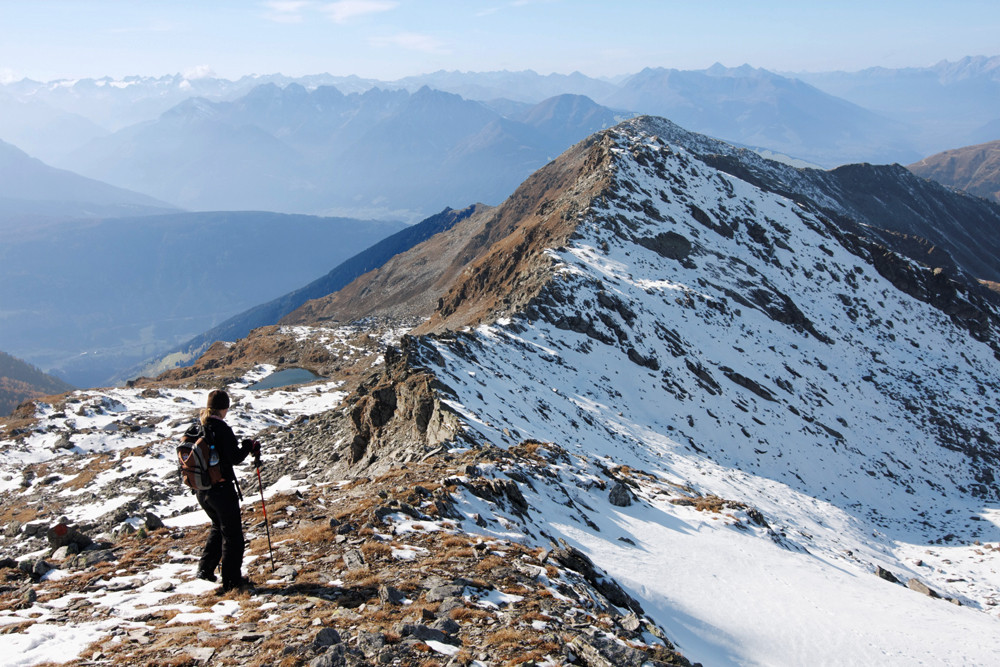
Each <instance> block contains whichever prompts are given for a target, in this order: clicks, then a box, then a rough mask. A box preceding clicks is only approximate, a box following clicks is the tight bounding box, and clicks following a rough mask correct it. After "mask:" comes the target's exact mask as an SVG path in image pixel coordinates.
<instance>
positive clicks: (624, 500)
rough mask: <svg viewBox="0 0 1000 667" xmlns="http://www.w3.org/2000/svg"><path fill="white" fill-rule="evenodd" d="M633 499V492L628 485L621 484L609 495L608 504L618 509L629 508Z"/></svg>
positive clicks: (615, 486) (616, 485)
mask: <svg viewBox="0 0 1000 667" xmlns="http://www.w3.org/2000/svg"><path fill="white" fill-rule="evenodd" d="M632 499H633V494H632V491H631V490H629V488H628V486H627V485H625V484H623V483H621V482H618V483H617V484H615V485H614V487H613V488H612V489H611V493H610V494H609V495H608V502H610V503H611V504H612V505H616V506H618V507H628V506H629V505H631V504H632Z"/></svg>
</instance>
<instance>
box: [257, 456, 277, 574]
mask: <svg viewBox="0 0 1000 667" xmlns="http://www.w3.org/2000/svg"><path fill="white" fill-rule="evenodd" d="M253 464H254V465H255V466H256V467H257V488H258V489H260V508H261V510H263V512H264V530H265V531H266V532H267V552H268V553H269V554H270V555H271V572H274V549H272V548H271V527H270V526H269V525H268V523H267V505H265V504H264V484H263V483H262V482H261V481H260V446H259V445H258V446H257V451H256V452H255V453H254V455H253Z"/></svg>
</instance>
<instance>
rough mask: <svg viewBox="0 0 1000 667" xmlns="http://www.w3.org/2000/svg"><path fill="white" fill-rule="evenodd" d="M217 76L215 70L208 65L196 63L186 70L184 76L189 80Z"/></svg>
mask: <svg viewBox="0 0 1000 667" xmlns="http://www.w3.org/2000/svg"><path fill="white" fill-rule="evenodd" d="M214 76H215V72H214V71H212V68H211V67H210V66H208V65H195V66H194V67H191V68H188V69H186V70H185V71H184V78H185V79H187V80H188V81H197V80H198V79H211V78H212V77H214Z"/></svg>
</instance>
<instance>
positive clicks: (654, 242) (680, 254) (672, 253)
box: [636, 232, 693, 260]
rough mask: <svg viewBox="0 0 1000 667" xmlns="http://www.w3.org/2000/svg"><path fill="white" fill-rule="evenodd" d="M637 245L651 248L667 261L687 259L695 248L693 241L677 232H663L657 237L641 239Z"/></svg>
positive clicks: (637, 240)
mask: <svg viewBox="0 0 1000 667" xmlns="http://www.w3.org/2000/svg"><path fill="white" fill-rule="evenodd" d="M636 243H638V244H639V245H641V246H643V247H645V248H649V249H650V250H652V251H653V252H655V253H656V254H658V255H659V256H660V257H666V258H667V259H678V260H680V259H687V257H688V255H690V254H691V250H692V248H693V246H692V244H691V241H689V240H688V239H687V238H686V237H684V236H681V235H680V234H678V233H676V232H662V233H660V234H657V235H656V236H650V237H645V236H644V237H641V238H638V239H636Z"/></svg>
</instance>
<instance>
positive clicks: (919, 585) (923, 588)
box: [906, 579, 941, 598]
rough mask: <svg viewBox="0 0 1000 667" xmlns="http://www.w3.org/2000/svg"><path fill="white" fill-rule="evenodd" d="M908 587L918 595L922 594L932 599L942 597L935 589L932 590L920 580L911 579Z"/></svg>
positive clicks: (907, 584) (907, 583)
mask: <svg viewBox="0 0 1000 667" xmlns="http://www.w3.org/2000/svg"><path fill="white" fill-rule="evenodd" d="M906 587H907V588H909V589H910V590H911V591H916V592H918V593H922V594H923V595H927V596H929V597H932V598H939V597H941V596H940V595H938V593H937V591H935V590H934V589H932V588H931V587H929V586H928V585H927V584H925V583H924V582H922V581H920V580H919V579H910V580H909V581H907V582H906Z"/></svg>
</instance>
